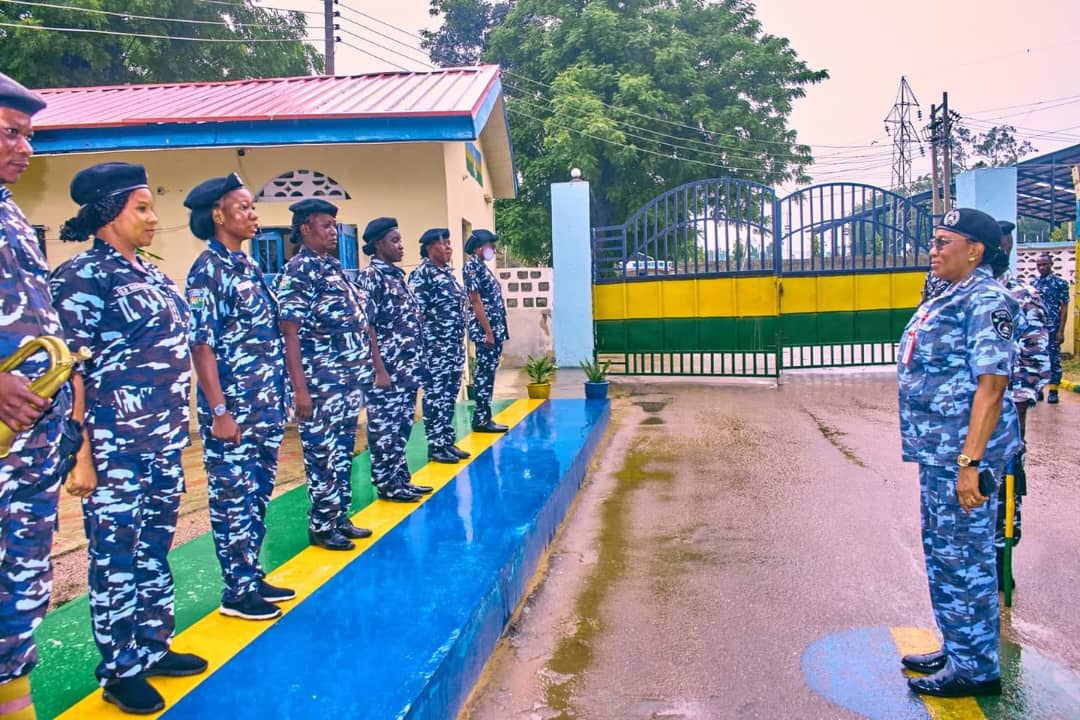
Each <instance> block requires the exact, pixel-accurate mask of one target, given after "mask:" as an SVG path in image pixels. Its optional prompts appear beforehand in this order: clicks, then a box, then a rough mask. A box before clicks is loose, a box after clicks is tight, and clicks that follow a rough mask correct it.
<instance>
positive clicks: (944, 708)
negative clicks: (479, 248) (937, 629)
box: [892, 627, 986, 720]
mask: <svg viewBox="0 0 1080 720" xmlns="http://www.w3.org/2000/svg"><path fill="white" fill-rule="evenodd" d="M892 635H893V640H895V641H896V647H897V648H898V649H899V650H900V655H901V657H902V656H904V655H912V654H916V653H928V652H933V651H935V650H937V649H938V648H940V647H941V642H940V641H939V640H938V638H937V636H936V635H935V634H934V633H933V632H931V631H930V630H927V629H926V628H912V627H894V628H893V629H892ZM905 672H906V671H905ZM921 697H922V701H923V704H924V705H926V710H927V712H929V713H930V717H931V718H933V720H986V715H985V714H983V711H982V708H980V707H979V703H977V702H976V701H975V698H939V697H930V696H929V695H923V696H921Z"/></svg>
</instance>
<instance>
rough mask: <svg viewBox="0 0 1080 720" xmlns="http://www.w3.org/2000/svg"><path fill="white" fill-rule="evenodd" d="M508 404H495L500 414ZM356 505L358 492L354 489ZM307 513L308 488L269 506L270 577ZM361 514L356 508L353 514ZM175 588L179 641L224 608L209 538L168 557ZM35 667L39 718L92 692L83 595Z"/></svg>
mask: <svg viewBox="0 0 1080 720" xmlns="http://www.w3.org/2000/svg"><path fill="white" fill-rule="evenodd" d="M512 402H513V401H512V400H499V401H496V402H494V403H492V409H493V410H494V411H495V412H499V411H501V410H502V409H504V408H506V407H507V406H509V405H510V404H511V403H512ZM471 407H472V406H471V404H468V405H465V404H459V405H458V407H457V409H456V412H455V414H454V426H455V429H456V431H457V435H458V437H462V436H464V435H466V434H468V432H469V429H470V428H469V420H470V417H471ZM406 456H407V458H408V463H409V469H410V470H411V471H412V472H416V470H418V469H419V468H421V467H423V466H424V465H426V464H427V439H426V438H425V437H424V424H423V423H422V422H418V423H416V425H415V426H414V427H413V431H412V435H411V436H410V437H409V443H408V445H407V446H406ZM361 465H362V467H361V473H360V477H368V476H369V474H370V467H371V465H370V457H369V455H368V453H367V452H365V453H363V454H362V455H361ZM353 494H354V498H355V497H356V492H355V489H354V493H353ZM309 507H310V504H309V501H308V496H307V487H306V486H304V485H300V486H298V487H295V488H293V489H292V490H290V491H288V492H287V493H285V494H284V495H281V496H279V497H276V498H274V499H273V500H272V501H271V502H270V507H269V509H268V510H267V513H266V524H267V528H268V531H267V534H266V540H265V542H264V544H263V551H262V557H261V559H262V563H263V568H264V569H265V570H266V571H267V572H272V571H274V570H275V569H276V568H278V567H279V566H281V565H282V564H284V563H285V562H286V561H288V560H290V559H291V558H292V557H293V556H294V555H296V554H297V553H299V552H300V551H301V550H303V549H304V548H306V547H307V545H308V540H307V515H308V509H309ZM356 509H359V508H354V510H356ZM169 564H170V566H171V567H172V571H173V577H174V579H175V583H176V632H177V633H180V632H182V631H184V630H186V629H187V628H188V627H190V626H191V625H193V624H194V623H195V622H196V621H197V620H199V619H200V618H202V617H203V616H205V615H206V614H207V613H211V612H214V611H215V610H216V609H217V607H218V604H219V603H220V602H221V569H220V567H219V566H218V562H217V556H216V555H215V554H214V541H213V537H212V536H211V535H210V534H209V533H207V534H205V535H200V536H199V537H197V538H195V539H193V540H191V541H190V542H187V543H185V544H184V545H181V546H180V547H178V548H174V549H173V550H172V552H170V553H169ZM35 637H36V639H37V645H38V652H39V654H40V662H39V664H38V666H37V668H36V669H35V670H34V673H33V680H32V685H33V691H34V704H35V705H36V707H37V712H38V717H40V718H43V719H45V718H52V717H55V716H57V715H59V714H60V713H61V712H63V711H64V710H66V709H67V708H69V707H71V706H72V705H74V704H75V703H76V702H78V701H79V700H82V699H83V698H84V697H86V695H87V694H89V693H91V692H93V691H94V688H95V687H97V680H96V678H95V677H94V668H95V667H96V666H97V664H98V663H99V662H100V661H101V656H100V655H99V654H98V650H97V646H96V645H95V644H94V638H93V635H92V634H91V632H90V607H89V603H88V601H87V597H86V595H80V596H79V597H77V598H75V599H73V600H72V601H71V602H69V603H66V604H65V605H64V606H63V607H61V608H58V609H57V610H55V611H53V612H51V613H50V614H49V615H47V616H46V617H45V620H44V622H42V624H41V625H40V626H39V627H38V629H37V632H36V633H35Z"/></svg>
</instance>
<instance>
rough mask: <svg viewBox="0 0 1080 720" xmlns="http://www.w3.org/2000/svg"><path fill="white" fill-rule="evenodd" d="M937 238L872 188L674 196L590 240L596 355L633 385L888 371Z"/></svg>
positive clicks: (715, 187) (694, 188)
mask: <svg viewBox="0 0 1080 720" xmlns="http://www.w3.org/2000/svg"><path fill="white" fill-rule="evenodd" d="M931 231H932V222H931V217H930V214H929V212H928V211H927V210H926V209H925V208H923V207H920V206H918V205H916V204H914V203H912V202H910V201H909V200H908V199H907V198H904V197H902V196H899V195H896V194H894V193H891V192H889V191H887V190H884V189H882V188H876V187H872V186H869V185H859V184H852V183H830V184H826V185H815V186H812V187H809V188H805V189H803V190H799V191H797V192H795V193H792V194H791V195H788V196H787V197H784V198H780V199H778V198H777V197H776V193H775V191H774V190H773V189H772V188H769V187H767V186H764V185H759V184H757V183H752V182H747V181H744V180H736V179H731V178H720V179H710V180H702V181H697V182H693V183H689V184H687V185H683V186H680V187H678V188H675V189H673V190H670V191H668V192H666V193H664V194H662V195H659V196H657V197H656V198H654V199H653V200H651V201H649V202H648V203H647V204H646V205H645V206H643V207H642V208H641V209H639V210H638V211H637V212H635V213H634V214H633V215H632V216H631V217H630V219H629V220H627V222H626V223H624V224H622V225H617V226H612V227H600V228H595V229H594V230H593V308H594V323H595V333H596V347H597V355H598V356H599V357H601V358H604V359H610V360H612V371H613V372H615V373H621V374H632V375H638V374H641V375H650V374H661V375H737V376H757V377H775V376H778V375H779V374H780V372H782V371H783V370H785V369H796V368H811V367H836V366H854V365H870V364H883V363H891V362H893V361H894V359H895V341H896V339H897V338H898V337H899V335H900V332H901V330H902V328H903V326H904V324H905V323H906V321H907V319H908V318H909V317H910V316H911V312H912V310H913V309H914V307H915V306H916V305H917V303H918V298H919V290H920V289H921V287H922V281H923V278H924V276H925V272H926V267H927V266H928V264H929V256H928V246H929V241H930V238H931Z"/></svg>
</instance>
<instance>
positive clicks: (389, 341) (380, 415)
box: [357, 217, 432, 502]
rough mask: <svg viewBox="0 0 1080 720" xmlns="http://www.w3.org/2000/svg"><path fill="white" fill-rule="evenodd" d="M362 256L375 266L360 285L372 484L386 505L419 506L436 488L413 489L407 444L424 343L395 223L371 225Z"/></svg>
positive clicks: (385, 219)
mask: <svg viewBox="0 0 1080 720" xmlns="http://www.w3.org/2000/svg"><path fill="white" fill-rule="evenodd" d="M363 250H364V254H365V255H368V256H370V257H371V264H370V265H368V266H367V267H366V268H364V270H363V272H361V273H360V276H359V277H358V278H357V282H358V283H359V284H360V287H361V288H362V289H363V290H364V291H365V292H366V293H367V297H368V308H369V309H370V312H371V315H370V317H369V322H370V325H369V326H368V333H369V337H370V338H371V356H372V360H373V361H374V365H375V376H374V385H373V386H372V387H371V388H370V390H368V391H367V440H368V448H369V449H370V451H371V482H372V484H373V485H374V486H375V489H376V490H378V492H379V497H381V498H382V499H384V500H391V501H393V502H419V501H420V498H421V496H422V495H425V494H427V493H430V492H431V491H432V488H430V487H428V486H427V485H414V484H413V483H412V476H411V475H410V474H409V466H408V465H407V464H406V462H405V444H406V443H407V442H408V441H409V434H410V433H411V432H412V426H413V414H414V413H415V412H416V391H417V389H418V388H419V387H420V378H421V376H422V373H423V369H422V367H421V363H422V362H423V359H424V338H423V334H422V333H423V330H422V328H421V322H422V321H421V319H420V306H419V305H417V304H416V298H414V297H413V295H412V293H411V292H409V287H408V285H406V284H405V271H404V270H402V269H401V268H399V267H398V266H397V263H399V262H401V258H402V257H403V256H404V254H405V250H404V248H403V247H402V245H401V232H400V231H399V230H398V226H397V220H395V219H394V218H389V217H381V218H375V219H374V220H372V221H371V222H369V223H368V224H367V227H366V228H364V246H363Z"/></svg>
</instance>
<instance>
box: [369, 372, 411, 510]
mask: <svg viewBox="0 0 1080 720" xmlns="http://www.w3.org/2000/svg"><path fill="white" fill-rule="evenodd" d="M415 411H416V388H412V389H410V390H401V389H398V388H391V389H389V390H384V389H382V388H377V387H373V388H371V389H370V390H368V391H367V441H368V448H369V449H370V451H371V483H372V484H373V485H374V486H375V487H376V488H377V489H378V490H379V491H387V490H390V489H392V488H395V487H402V486H404V485H405V484H406V483H408V482H409V481H410V480H411V479H412V476H411V475H410V474H409V466H408V465H407V464H406V462H405V444H406V443H407V442H409V434H410V433H411V432H412V426H413V413H414V412H415Z"/></svg>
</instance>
